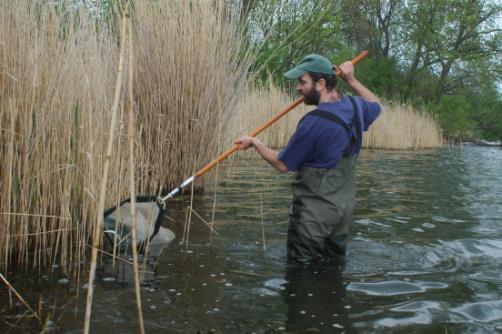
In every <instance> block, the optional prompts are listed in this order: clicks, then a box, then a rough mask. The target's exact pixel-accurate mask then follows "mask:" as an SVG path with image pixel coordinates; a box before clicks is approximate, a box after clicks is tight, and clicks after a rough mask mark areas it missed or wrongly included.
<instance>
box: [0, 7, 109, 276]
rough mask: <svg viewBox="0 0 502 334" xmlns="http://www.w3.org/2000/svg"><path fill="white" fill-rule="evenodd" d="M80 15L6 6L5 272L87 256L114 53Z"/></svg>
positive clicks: (0, 209)
mask: <svg viewBox="0 0 502 334" xmlns="http://www.w3.org/2000/svg"><path fill="white" fill-rule="evenodd" d="M75 15H78V16H79V22H76V21H75V20H72V18H68V17H65V13H64V11H62V8H61V7H56V6H54V5H49V4H48V5H43V6H41V5H33V6H28V2H26V1H21V0H19V1H18V0H13V1H2V2H1V3H0V17H1V18H0V42H1V43H2V44H1V46H0V65H1V70H0V109H1V113H0V136H1V139H0V160H1V161H2V162H1V164H0V190H1V191H0V262H1V264H2V265H3V267H4V268H7V266H8V265H9V264H10V263H18V264H23V265H25V266H28V264H29V265H30V266H33V267H46V266H48V265H50V264H52V263H55V262H57V263H62V264H63V266H64V268H69V267H78V265H79V264H80V262H81V261H83V260H84V259H85V251H84V250H85V249H86V244H87V237H88V235H89V233H90V231H91V230H92V223H91V222H93V221H94V220H95V219H94V217H95V215H96V210H95V208H96V198H97V196H98V187H97V185H98V180H99V177H100V176H99V175H100V169H101V160H102V151H103V143H104V141H103V140H102V139H103V137H102V136H103V134H104V133H105V132H106V126H107V124H108V123H109V122H108V117H109V116H108V113H107V112H104V111H105V106H106V107H107V108H108V106H109V105H110V104H111V101H110V97H111V87H112V85H111V82H110V78H112V77H113V76H112V75H111V72H110V64H111V62H113V61H114V55H115V53H116V52H115V50H114V49H115V48H114V46H113V43H112V41H111V40H110V38H109V36H107V34H106V33H104V32H103V33H102V34H101V35H100V36H98V35H97V34H96V26H95V23H94V22H92V21H90V20H88V19H87V16H86V15H85V13H83V12H78V13H75ZM104 45H106V46H104ZM113 181H116V179H113ZM110 187H111V188H112V189H111V191H113V190H114V189H113V188H115V186H114V184H113V183H111V185H110Z"/></svg>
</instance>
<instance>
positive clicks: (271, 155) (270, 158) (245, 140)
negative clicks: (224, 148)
mask: <svg viewBox="0 0 502 334" xmlns="http://www.w3.org/2000/svg"><path fill="white" fill-rule="evenodd" d="M235 144H237V145H240V147H239V150H246V149H248V148H249V147H251V146H254V148H255V150H256V152H258V154H259V155H260V156H261V157H262V158H263V160H265V161H266V162H268V163H269V164H270V165H271V166H272V167H274V168H275V169H277V170H278V171H279V172H281V173H286V172H287V171H288V167H287V166H286V165H285V164H284V163H283V162H282V161H281V160H279V159H278V158H277V155H278V154H279V152H277V151H274V150H273V149H271V148H268V147H267V146H266V145H265V144H263V143H262V142H261V141H260V140H259V139H256V138H254V137H249V136H245V137H242V138H239V139H237V140H236V141H235Z"/></svg>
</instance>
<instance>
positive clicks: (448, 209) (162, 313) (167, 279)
mask: <svg viewBox="0 0 502 334" xmlns="http://www.w3.org/2000/svg"><path fill="white" fill-rule="evenodd" d="M500 166H502V151H501V150H497V149H484V148H465V149H462V148H454V149H443V150H431V151H421V152H392V151H388V152H386V151H365V152H363V154H362V155H361V158H360V161H359V164H358V167H357V173H358V176H359V177H358V193H357V205H356V210H355V212H354V222H353V224H352V226H351V230H350V240H349V244H348V255H347V262H346V264H345V266H344V267H343V268H339V267H335V268H330V269H329V270H326V271H324V270H321V269H319V268H317V269H315V270H298V269H294V270H292V268H288V266H287V264H286V262H287V260H286V233H287V224H288V217H287V212H288V208H289V205H290V201H291V192H290V176H289V175H280V174H278V173H275V172H274V171H273V170H272V169H271V168H270V167H269V166H268V165H267V164H266V163H261V162H260V161H256V160H253V161H235V162H233V163H232V165H231V167H228V166H227V167H226V168H224V167H223V166H222V168H221V169H220V174H219V176H218V178H219V183H218V184H217V185H216V186H214V185H213V186H211V185H210V186H209V187H208V188H207V189H206V193H205V194H202V195H200V196H195V197H194V199H193V209H194V210H195V211H196V212H197V214H198V215H200V217H202V218H203V219H205V220H206V221H208V222H211V219H212V217H213V203H215V202H216V205H215V212H214V223H215V228H216V230H217V231H218V233H219V234H218V235H216V234H214V235H213V236H212V239H211V236H210V232H209V229H208V227H207V226H206V225H205V224H204V223H203V222H202V221H201V220H200V219H199V218H193V221H192V223H191V224H190V235H189V242H188V244H187V245H186V244H179V243H178V242H179V241H181V236H182V234H183V231H184V230H185V227H186V226H187V225H186V224H185V222H186V217H187V213H186V212H187V211H186V210H187V206H189V205H190V198H189V196H186V195H185V196H180V197H178V198H176V199H174V200H173V201H170V202H169V203H168V215H169V219H168V220H166V221H165V226H166V227H169V228H171V229H172V230H173V231H174V232H175V233H176V236H177V240H176V242H174V243H172V244H171V245H170V246H169V248H168V249H167V250H166V251H165V252H164V254H163V255H162V256H160V257H159V258H158V262H157V267H156V276H155V282H156V284H155V285H153V286H145V287H143V290H142V296H143V301H144V304H143V306H144V318H145V326H146V331H147V332H149V333H150V332H163V333H197V331H200V332H202V333H207V332H208V331H211V330H213V329H214V330H216V333H232V334H233V333H308V331H311V332H313V333H315V332H326V333H337V332H340V333H341V332H345V333H363V334H364V333H375V332H377V333H386V332H392V333H403V334H405V333H406V334H407V333H410V332H413V333H495V332H497V331H499V332H500V331H502V304H501V303H500V300H502V279H501V275H500V268H502V243H501V240H502V229H501V228H500V226H501V224H502V220H501V218H500V217H502V174H501V173H500ZM215 194H216V200H215V197H214V195H215ZM210 241H212V244H211V245H208V244H209V243H210ZM124 272H125V271H124ZM128 275H129V274H127V275H125V276H128ZM82 295H85V294H83V293H82ZM81 310H83V308H82V307H80V308H78V310H77V311H73V312H69V313H71V314H70V315H68V316H65V317H63V319H64V321H61V322H60V326H61V328H60V332H63V333H65V332H67V333H68V332H72V331H73V332H79V331H80V330H81V321H80V319H82V317H83V314H81ZM75 319H78V321H77V320H75ZM135 319H136V315H135V305H134V291H133V289H132V288H131V285H130V284H125V285H119V284H113V283H110V284H102V285H100V284H97V286H96V291H95V298H94V305H93V323H92V325H91V328H99V329H100V331H101V332H110V333H112V332H120V333H133V332H137V323H136V320H135Z"/></svg>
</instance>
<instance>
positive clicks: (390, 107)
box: [363, 102, 443, 149]
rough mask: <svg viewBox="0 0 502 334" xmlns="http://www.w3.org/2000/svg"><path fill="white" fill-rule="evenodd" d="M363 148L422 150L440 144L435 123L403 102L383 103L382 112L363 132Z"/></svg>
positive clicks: (423, 113)
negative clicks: (365, 131) (367, 129)
mask: <svg viewBox="0 0 502 334" xmlns="http://www.w3.org/2000/svg"><path fill="white" fill-rule="evenodd" d="M363 138H364V140H363V147H366V148H377V149H424V148H435V147H441V146H442V145H443V136H442V132H441V129H440V127H439V126H438V124H437V123H436V121H435V120H434V119H433V118H432V117H431V116H430V115H428V114H426V113H425V112H423V111H417V110H415V109H414V108H413V107H411V106H410V105H408V104H405V103H395V102H390V103H386V104H385V105H384V106H383V112H382V114H381V115H380V117H378V118H377V120H376V121H375V123H374V124H373V125H372V126H371V127H370V129H369V131H368V132H367V133H365V135H364V137H363Z"/></svg>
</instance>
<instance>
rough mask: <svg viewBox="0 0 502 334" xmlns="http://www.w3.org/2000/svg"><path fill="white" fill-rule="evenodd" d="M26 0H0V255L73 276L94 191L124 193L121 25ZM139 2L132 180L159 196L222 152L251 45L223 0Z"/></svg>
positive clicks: (113, 197)
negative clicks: (118, 94) (113, 127)
mask: <svg viewBox="0 0 502 334" xmlns="http://www.w3.org/2000/svg"><path fill="white" fill-rule="evenodd" d="M30 3H31V2H29V1H25V0H12V1H1V2H0V41H1V47H0V64H1V66H2V67H1V69H0V108H1V109H0V110H2V112H1V114H0V160H1V161H2V163H1V164H0V190H1V191H0V213H2V214H1V215H0V264H1V265H2V266H3V267H4V268H5V269H6V272H7V268H8V266H9V265H10V264H11V263H18V264H23V265H25V266H26V267H27V266H28V265H30V266H33V267H49V266H50V265H51V264H52V263H60V264H61V268H62V269H63V271H64V272H65V273H72V274H73V275H75V276H79V272H80V265H81V263H84V262H85V260H86V253H87V252H86V249H87V246H88V242H89V239H90V236H92V234H93V232H94V229H95V228H96V224H94V223H93V222H95V221H96V217H98V216H99V215H101V214H102V211H101V210H102V206H99V203H98V199H100V198H102V197H103V196H104V197H105V198H104V203H105V207H110V206H114V205H116V203H119V202H120V201H121V200H123V199H125V198H127V197H129V196H130V193H129V182H127V180H128V178H127V177H128V172H129V169H128V167H127V166H128V159H129V150H128V145H129V140H128V137H127V133H126V131H125V128H126V127H125V126H124V123H125V115H124V114H123V109H124V108H123V107H122V106H119V108H118V109H119V114H118V116H117V117H118V128H117V134H116V138H117V140H116V142H115V143H116V144H115V145H114V148H113V155H112V156H111V157H109V156H108V158H107V154H106V149H107V147H106V138H107V137H106V136H107V134H108V133H109V132H110V124H111V123H112V122H111V116H112V115H111V112H110V110H111V106H112V102H113V97H114V94H113V93H114V82H113V78H114V76H115V75H114V74H113V69H114V68H116V64H117V61H118V60H117V59H118V54H119V52H118V51H119V50H118V45H117V44H118V43H117V41H116V36H114V35H113V33H112V32H113V31H115V30H116V29H115V28H112V29H111V30H110V29H108V28H107V26H105V25H101V24H100V23H99V22H98V23H96V21H95V19H94V18H91V16H90V15H88V14H89V13H87V12H85V10H84V9H81V10H79V11H78V12H72V11H71V10H70V9H68V8H65V7H64V3H63V2H62V4H58V3H54V2H44V3H37V4H36V5H33V4H30ZM134 8H135V11H134V17H133V25H134V27H135V29H134V32H133V33H134V39H135V41H137V42H136V44H137V47H136V50H137V57H136V58H135V60H134V78H135V79H134V82H133V84H134V102H135V107H136V108H135V116H136V125H135V128H136V129H135V139H134V164H135V171H134V175H135V186H136V192H137V193H140V194H155V193H157V191H158V189H159V188H160V187H164V189H165V188H169V187H172V186H174V185H177V184H179V182H180V181H182V180H183V179H184V178H186V176H188V174H189V171H191V170H193V168H194V166H200V165H202V164H203V163H204V162H206V161H208V160H210V158H212V157H214V156H215V153H216V152H219V151H221V147H222V145H223V144H222V143H221V142H220V141H221V140H220V139H221V138H223V136H222V133H223V131H222V127H223V122H222V120H225V119H226V118H228V117H229V115H230V114H231V112H232V111H233V110H234V109H235V104H236V101H237V99H238V97H239V96H240V95H242V94H243V92H244V91H245V89H246V88H247V85H248V79H247V74H248V68H249V66H250V64H251V61H252V57H253V56H254V55H253V53H252V52H250V51H249V50H247V49H246V47H244V46H243V45H244V43H243V37H242V35H241V33H240V31H239V29H238V16H234V15H233V14H232V13H231V12H229V10H228V8H227V7H225V1H224V0H215V1H204V0H197V1H184V0H161V1H155V2H151V1H137V2H135V4H134ZM77 17H78V19H77ZM110 31H112V32H110ZM105 161H109V166H110V173H109V179H108V181H107V182H106V187H105V188H103V189H104V190H103V189H100V183H101V181H102V180H103V172H104V165H105ZM104 192H106V193H104ZM98 227H99V226H98ZM98 244H99V242H98Z"/></svg>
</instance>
